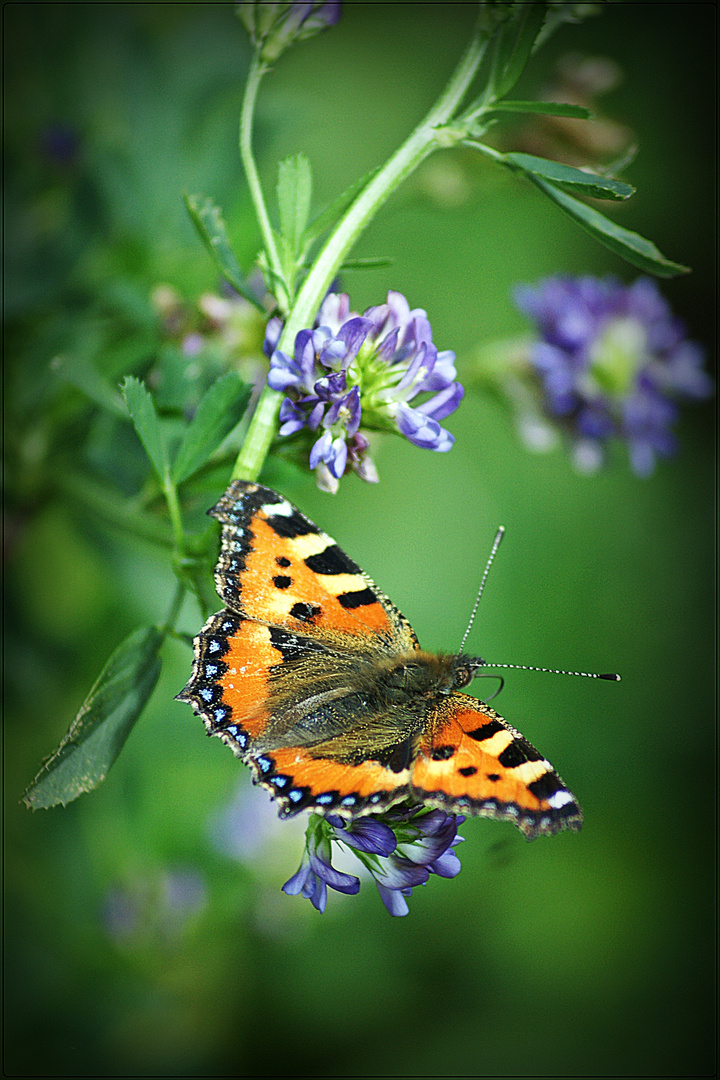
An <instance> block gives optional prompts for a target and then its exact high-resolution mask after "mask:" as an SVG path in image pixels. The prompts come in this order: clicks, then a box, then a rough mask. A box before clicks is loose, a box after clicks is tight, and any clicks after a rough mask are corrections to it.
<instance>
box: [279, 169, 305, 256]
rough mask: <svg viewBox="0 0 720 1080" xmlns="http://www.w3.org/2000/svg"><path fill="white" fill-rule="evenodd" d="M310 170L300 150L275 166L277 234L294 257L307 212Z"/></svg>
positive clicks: (300, 246) (301, 239)
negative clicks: (277, 210)
mask: <svg viewBox="0 0 720 1080" xmlns="http://www.w3.org/2000/svg"><path fill="white" fill-rule="evenodd" d="M311 197H312V173H311V170H310V162H309V161H308V159H307V158H306V157H305V155H304V154H297V155H296V156H295V157H290V158H285V160H284V161H281V162H280V165H279V168H278V183H277V198H278V207H279V210H280V234H281V236H282V237H283V239H284V240H285V242H286V244H287V246H288V249H289V252H290V253H292V256H293V257H294V258H295V259H297V257H298V256H299V254H300V251H301V248H302V242H303V234H304V232H305V229H306V227H307V223H308V218H309V216H310V199H311Z"/></svg>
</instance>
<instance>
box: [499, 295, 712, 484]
mask: <svg viewBox="0 0 720 1080" xmlns="http://www.w3.org/2000/svg"><path fill="white" fill-rule="evenodd" d="M515 302H516V304H517V306H518V307H519V308H520V310H521V311H523V312H524V313H525V314H526V315H528V316H529V317H530V318H531V319H533V321H534V322H535V324H536V326H537V330H538V335H539V336H538V338H537V340H536V341H535V342H534V343H533V344H532V346H531V348H530V355H529V359H530V364H531V367H532V370H533V371H534V373H535V375H536V377H537V379H538V380H539V383H540V386H541V388H542V395H543V396H542V404H543V408H544V411H545V412H546V413H547V414H549V415H550V416H551V417H553V418H555V419H556V420H557V421H558V422H559V423H560V424H561V425H562V426H564V427H565V428H566V429H568V430H569V431H570V433H571V435H572V437H573V441H574V443H575V448H574V455H575V462H576V465H577V466H578V467H579V468H581V469H582V470H583V471H591V470H592V469H594V468H598V467H599V466H600V465H601V464H602V461H603V457H604V448H605V445H606V444H607V441H608V440H609V439H610V438H612V437H617V438H620V439H623V440H624V441H625V442H626V443H627V446H628V451H629V456H630V464H631V467H632V469H633V471H634V472H635V473H636V474H637V475H639V476H647V475H649V474H650V473H651V472H652V471H653V469H654V467H655V461H656V457H658V456H661V457H668V456H670V455H672V454H673V453H675V450H676V444H675V439H674V436H673V434H672V431H671V427H672V425H673V424H674V422H675V420H676V419H677V408H676V405H675V403H674V400H673V399H674V398H688V399H696V400H699V399H702V398H706V397H708V396H710V394H711V393H712V391H713V383H712V380H711V378H710V376H709V375H708V374H707V373H706V372H705V371H704V369H703V359H704V356H703V351H702V349H701V348H700V346H699V345H697V344H696V343H694V342H692V341H688V340H686V337H685V328H684V326H683V324H682V323H681V322H680V320H679V319H677V318H675V317H674V316H673V314H672V312H671V310H670V307H669V305H668V303H667V301H666V300H665V299H664V297H663V296H662V295H661V293H660V291H659V290H658V288H657V286H656V285H655V283H654V282H653V281H651V280H650V279H649V278H639V279H638V280H637V281H635V282H634V283H633V284H632V285H627V286H626V285H623V284H622V283H621V282H619V281H617V280H615V279H614V278H604V279H602V278H591V277H586V278H563V277H555V278H548V279H547V280H546V281H544V282H541V283H540V285H538V286H535V287H533V286H521V287H520V288H518V289H517V290H516V291H515Z"/></svg>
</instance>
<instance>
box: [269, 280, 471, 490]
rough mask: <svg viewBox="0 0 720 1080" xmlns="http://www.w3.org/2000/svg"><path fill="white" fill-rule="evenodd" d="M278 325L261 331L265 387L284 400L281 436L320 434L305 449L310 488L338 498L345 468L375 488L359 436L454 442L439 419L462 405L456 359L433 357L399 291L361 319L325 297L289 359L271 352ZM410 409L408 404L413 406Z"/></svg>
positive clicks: (419, 315) (422, 316) (436, 445)
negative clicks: (312, 478)
mask: <svg viewBox="0 0 720 1080" xmlns="http://www.w3.org/2000/svg"><path fill="white" fill-rule="evenodd" d="M281 331H282V324H281V323H280V322H279V320H278V319H277V318H275V319H271V320H270V322H269V323H268V327H267V334H266V339H265V346H264V349H265V352H266V354H267V355H268V356H270V371H269V373H268V380H267V381H268V385H269V386H270V387H271V388H272V389H273V390H279V391H282V392H284V393H285V394H286V395H287V396H286V398H285V400H284V401H283V404H282V406H281V410H280V423H281V427H280V434H281V435H282V436H289V435H298V434H299V433H300V432H301V431H303V429H304V432H305V438H306V439H307V437H308V433H309V432H319V434H318V436H317V438H316V440H315V441H314V443H313V445H312V446H311V448H310V449H309V462H310V468H311V469H316V470H317V476H318V483H319V484H320V486H322V487H326V488H327V489H328V490H337V485H338V481H339V480H340V477H341V476H342V475H343V473H344V472H345V471H346V469H347V468H348V467H349V468H352V469H353V470H354V471H355V472H357V473H358V474H359V475H360V476H361V477H362V478H363V479H364V480H368V481H371V482H375V481H376V480H377V472H376V470H375V466H374V464H373V463H372V460H371V459H370V458H369V456H368V454H367V450H368V447H369V442H368V440H367V438H366V437H365V435H363V434H361V433H360V432H359V429H360V427H361V426H362V427H363V428H364V429H365V430H376V431H395V432H398V433H399V434H401V435H404V436H405V438H407V439H409V440H410V441H411V442H412V443H414V444H415V445H416V446H419V447H423V448H425V449H429V450H436V451H439V452H444V451H447V450H449V449H450V448H451V446H452V445H453V442H454V439H453V436H452V435H451V434H450V432H448V431H446V430H445V429H444V428H443V427H441V425H440V421H441V420H444V419H445V417H446V416H449V415H450V413H452V412H454V410H455V409H456V408H457V407H458V405H459V404H460V401H461V400H462V397H463V393H464V391H463V388H462V386H461V385H460V383H458V382H456V381H455V354H454V353H452V352H450V351H444V352H440V353H439V352H438V350H437V347H436V346H435V345H434V344H433V340H432V330H431V327H430V323H429V322H428V319H427V315H426V313H425V312H424V311H423V310H422V309H421V308H415V309H413V310H411V309H410V306H409V304H408V302H407V300H406V299H405V297H404V296H402V295H401V293H397V292H389V293H388V298H387V303H385V304H380V305H379V306H377V307H372V308H368V310H367V311H366V312H365V314H364V315H362V316H359V315H355V314H353V313H352V312H351V310H350V301H349V299H348V297H347V295H346V294H344V293H341V294H337V293H330V294H328V296H327V297H326V298H325V300H324V302H323V305H322V307H321V308H320V311H319V313H318V317H317V319H316V323H315V327H314V328H313V329H312V330H301V331H300V332H299V333H298V334H297V335H296V337H295V344H294V350H293V353H292V355H289V354H288V353H286V352H284V351H283V350H281V349H278V348H277V344H278V341H279V340H280V335H281ZM411 402H412V404H411Z"/></svg>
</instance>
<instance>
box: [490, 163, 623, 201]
mask: <svg viewBox="0 0 720 1080" xmlns="http://www.w3.org/2000/svg"><path fill="white" fill-rule="evenodd" d="M502 160H503V162H504V163H505V164H507V165H510V166H511V167H515V168H518V169H520V170H521V171H522V172H524V173H531V174H533V175H535V176H541V177H543V179H545V180H550V181H552V183H553V184H557V185H558V187H562V188H564V189H565V190H566V191H573V192H575V193H576V194H580V195H591V196H592V197H593V198H594V199H615V200H622V199H629V198H630V196H631V195H632V194H633V193H634V191H635V188H634V187H633V186H632V185H631V184H623V183H622V181H620V180H615V179H613V177H611V176H598V175H597V174H596V173H587V172H584V171H583V170H582V169H575V168H573V167H572V166H571V165H561V164H560V162H559V161H549V160H548V159H547V158H541V157H535V155H534V154H515V153H512V154H503V158H502Z"/></svg>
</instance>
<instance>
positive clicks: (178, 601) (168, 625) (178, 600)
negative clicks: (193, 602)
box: [160, 581, 187, 634]
mask: <svg viewBox="0 0 720 1080" xmlns="http://www.w3.org/2000/svg"><path fill="white" fill-rule="evenodd" d="M186 591H187V590H186V588H185V586H184V585H183V583H182V582H181V581H178V583H177V585H176V586H175V593H174V595H173V598H172V602H171V604H170V609H169V611H168V613H167V618H166V619H165V622H164V623H163V625H162V626H161V628H160V629H161V630H162V632H163V634H171V633H174V631H175V623H176V622H177V619H178V615H179V614H180V609H181V608H182V605H183V600H184V599H185V593H186Z"/></svg>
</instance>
